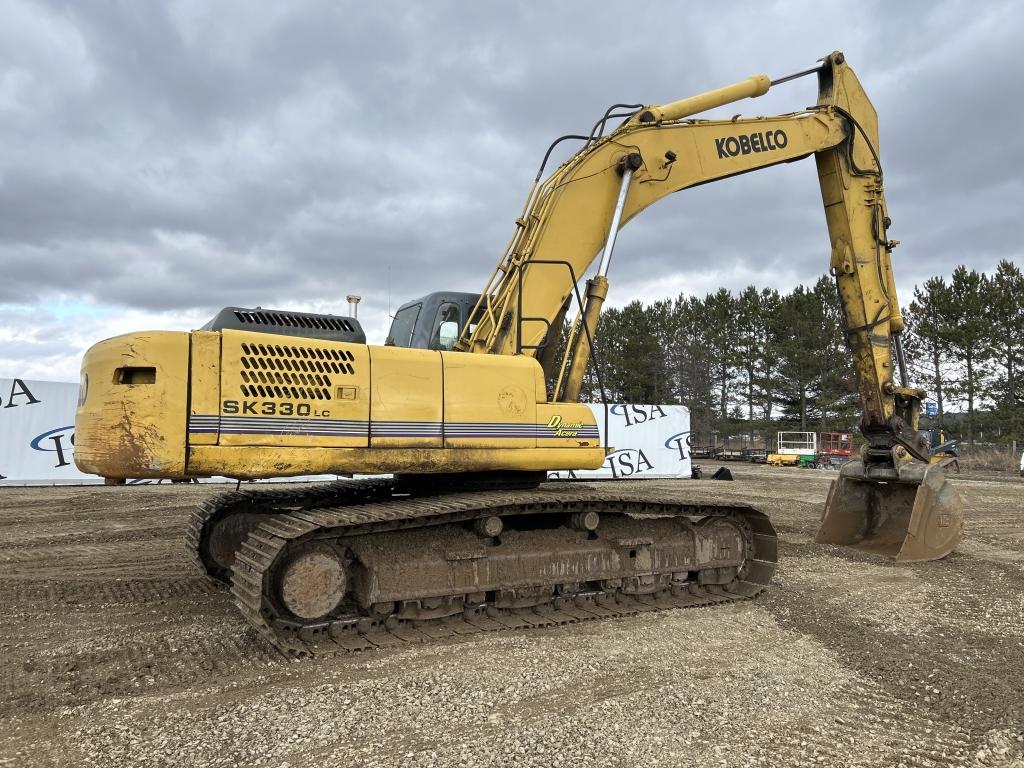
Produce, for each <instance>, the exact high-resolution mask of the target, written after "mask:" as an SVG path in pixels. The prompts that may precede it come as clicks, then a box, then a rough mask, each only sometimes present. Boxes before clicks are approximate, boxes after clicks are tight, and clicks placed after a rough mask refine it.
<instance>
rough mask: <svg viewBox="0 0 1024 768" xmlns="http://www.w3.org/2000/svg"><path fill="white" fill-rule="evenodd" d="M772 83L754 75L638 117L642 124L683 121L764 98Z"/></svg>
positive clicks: (646, 112) (765, 78) (646, 110)
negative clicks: (753, 99) (733, 104)
mask: <svg viewBox="0 0 1024 768" xmlns="http://www.w3.org/2000/svg"><path fill="white" fill-rule="evenodd" d="M771 86H772V81H771V78H770V77H768V75H752V76H751V77H748V78H747V79H746V80H740V81H739V82H738V83H733V84H732V85H725V86H722V87H721V88H715V89H714V90H711V91H705V92H704V93H698V94H697V95H696V96H689V97H687V98H685V99H680V100H679V101H673V102H671V103H669V104H662V105H661V106H660V107H648V108H647V109H645V110H643V111H642V112H640V113H639V114H638V115H637V116H636V118H635V119H636V120H637V121H638V122H641V123H660V122H664V121H667V120H682V119H683V118H684V117H689V116H690V115H696V114H697V113H698V112H706V111H707V110H709V109H714V108H715V107H721V106H724V105H725V104H731V103H732V102H734V101H739V100H740V99H748V98H754V97H757V96H763V95H764V94H766V93H768V89H769V88H771Z"/></svg>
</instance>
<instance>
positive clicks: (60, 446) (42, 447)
mask: <svg viewBox="0 0 1024 768" xmlns="http://www.w3.org/2000/svg"><path fill="white" fill-rule="evenodd" d="M65 437H67V440H68V443H69V446H68V447H72V446H74V444H75V428H74V426H67V427H57V429H51V430H50V431H49V432H43V434H41V435H36V437H35V438H33V440H32V442H31V443H29V447H30V448H31V449H32V450H33V451H43V452H44V453H56V454H57V463H56V464H54V466H55V467H66V466H67V465H68V464H70V463H71V462H70V461H68V459H67V457H66V454H65V453H64V451H65V445H64V438H65ZM44 440H48V441H50V442H51V443H53V447H52V448H50V447H48V446H47V445H46V444H45V443H44V442H43V441H44Z"/></svg>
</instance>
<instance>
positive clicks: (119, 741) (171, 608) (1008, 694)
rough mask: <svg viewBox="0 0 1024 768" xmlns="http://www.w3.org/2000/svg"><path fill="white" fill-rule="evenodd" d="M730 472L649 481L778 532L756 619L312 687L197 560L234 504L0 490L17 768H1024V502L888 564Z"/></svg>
mask: <svg viewBox="0 0 1024 768" xmlns="http://www.w3.org/2000/svg"><path fill="white" fill-rule="evenodd" d="M709 467H710V465H706V467H705V468H709ZM710 468H711V469H713V468H714V467H710ZM732 469H733V472H734V474H735V476H736V481H735V482H734V483H724V482H715V481H710V480H704V481H679V482H675V481H673V482H668V481H653V482H657V483H658V484H659V485H660V486H661V487H662V488H666V487H668V488H671V489H672V490H673V491H678V493H679V494H680V495H681V496H682V495H690V496H701V497H705V498H710V497H715V496H718V497H725V498H730V499H736V500H743V501H749V502H752V503H754V504H755V505H757V506H759V507H761V508H762V509H764V510H765V511H767V512H768V513H769V514H770V515H771V516H772V519H773V520H774V522H775V525H776V526H777V527H778V529H779V533H780V537H781V547H780V549H781V553H780V554H781V558H782V562H781V566H780V568H779V570H778V572H777V574H776V577H775V581H774V583H773V584H772V586H771V588H770V589H769V591H768V592H767V593H765V594H764V595H762V596H760V597H759V598H757V599H756V600H754V601H752V602H747V603H743V604H734V605H729V606H724V607H716V608H699V609H692V610H683V611H672V612H664V613H653V614H643V615H641V616H638V617H634V618H628V619H617V620H611V621H605V622H591V623H588V624H582V625H576V626H570V627H559V628H554V629H544V630H537V629H535V630H524V631H518V632H507V633H498V634H493V633H489V634H480V635H473V636H470V637H467V638H464V639H462V640H458V641H447V642H441V643H438V644H435V645H429V646H423V645H421V646H410V647H404V648H397V649H390V650H383V651H377V652H373V653H363V654H356V655H352V656H342V657H333V658H326V659H313V660H307V661H298V662H296V661H287V660H285V659H283V658H282V657H280V656H279V655H277V654H276V653H275V652H274V651H273V650H272V649H271V648H270V647H269V646H267V645H266V644H265V643H264V642H263V641H262V640H260V639H259V638H257V636H256V634H255V632H254V631H252V630H251V629H250V628H249V627H248V626H247V625H246V624H245V623H244V622H243V621H242V620H241V619H240V618H239V617H238V616H237V615H236V612H235V608H234V606H233V605H232V602H231V599H230V595H229V594H228V593H227V591H226V590H224V589H221V588H218V587H216V586H213V585H211V584H209V583H208V582H207V581H206V580H205V579H204V578H203V577H201V576H200V575H199V574H198V573H197V572H196V571H195V570H194V569H193V567H192V566H191V565H190V564H189V562H188V560H187V559H186V556H185V554H184V552H183V548H182V532H183V528H184V524H185V519H186V516H187V514H188V511H189V510H190V508H191V507H192V506H193V505H194V504H196V503H197V502H198V501H199V500H200V499H201V498H202V497H203V496H205V495H206V494H210V493H214V492H217V491H219V490H223V488H222V487H221V488H218V487H210V486H205V487H199V486H191V487H185V486H173V487H172V486H166V485H164V486H135V487H126V488H102V487H84V488H66V487H65V488H60V487H58V488H27V489H26V488H0V601H2V603H0V604H2V611H0V766H3V767H5V768H6V767H7V766H11V767H14V766H18V767H19V768H20V767H21V766H42V765H66V766H79V765H87V766H119V765H125V766H149V765H175V766H191V765H203V766H206V765H210V766H235V765H247V766H248V765H269V766H305V765H324V766H347V765H374V766H399V765H401V766H405V765H411V766H420V765H422V766H427V765H439V766H449V765H452V766H477V765H517V766H518V765H527V766H591V765H593V766H673V767H675V766H743V765H777V766H798V765H855V766H900V765H907V766H911V765H913V766H918V765H921V766H948V765H966V766H1017V767H1018V768H1022V767H1024V618H1022V617H1024V481H1022V480H1020V479H1018V478H1012V477H1004V478H1002V479H999V478H974V479H971V478H964V477H960V478H958V479H957V480H956V485H957V487H958V489H959V491H960V493H961V495H962V497H963V499H964V501H965V505H966V511H967V530H968V535H967V539H966V540H965V541H964V543H963V544H962V545H961V547H960V548H959V550H958V551H957V552H956V553H954V554H953V555H952V556H950V557H949V558H947V559H945V560H943V561H940V562H934V563H925V564H919V565H896V564H893V563H890V562H887V561H882V560H879V559H877V558H873V557H868V556H862V555H860V554H855V553H850V552H846V551H844V550H840V549H837V548H833V547H825V546H819V545H816V544H814V543H813V541H812V536H813V532H814V530H815V528H816V524H817V521H818V517H819V514H820V511H821V508H822V505H823V503H824V499H825V493H826V490H827V488H828V483H829V481H830V479H831V477H833V476H834V475H832V474H831V473H830V472H828V471H826V470H818V471H815V470H799V469H772V468H766V467H751V466H746V465H742V466H734V467H733V468H732Z"/></svg>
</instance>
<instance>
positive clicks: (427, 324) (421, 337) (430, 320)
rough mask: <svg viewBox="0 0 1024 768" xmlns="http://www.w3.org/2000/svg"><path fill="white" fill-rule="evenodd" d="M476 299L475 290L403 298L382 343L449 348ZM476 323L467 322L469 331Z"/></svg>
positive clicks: (452, 345)
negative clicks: (410, 299)
mask: <svg viewBox="0 0 1024 768" xmlns="http://www.w3.org/2000/svg"><path fill="white" fill-rule="evenodd" d="M479 299H480V294H479V293H455V292H453V291H440V292H437V293H428V294H427V295H426V296H423V297H422V298H419V299H413V300H412V301H407V302H406V303H405V304H403V305H402V306H400V307H399V308H398V311H397V312H395V317H394V319H393V320H392V321H391V330H390V331H389V332H388V338H387V340H386V341H385V342H384V343H385V344H386V345H389V346H395V347H411V348H413V349H437V350H441V351H451V350H452V349H454V348H455V342H456V341H457V340H458V338H459V336H460V335H461V334H462V329H463V328H464V327H465V325H466V322H467V318H469V317H470V314H471V313H472V312H473V308H474V307H475V306H476V303H477V301H478V300H479ZM476 322H477V320H476V318H473V319H472V321H471V322H469V325H470V330H472V329H473V328H474V327H476Z"/></svg>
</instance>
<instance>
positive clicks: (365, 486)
mask: <svg viewBox="0 0 1024 768" xmlns="http://www.w3.org/2000/svg"><path fill="white" fill-rule="evenodd" d="M393 488H394V481H393V480H391V479H390V478H388V479H376V478H373V479H364V480H335V481H334V482H331V483H327V484H326V485H317V486H314V487H312V488H310V487H308V486H307V487H304V488H303V487H298V488H270V489H267V488H246V489H244V490H237V491H227V492H225V493H219V494H217V495H216V496H211V497H210V498H208V499H204V500H203V501H202V502H201V503H200V504H199V506H198V507H196V508H195V509H193V510H192V514H191V515H190V516H189V520H188V525H187V527H186V529H185V551H186V552H187V553H188V556H189V559H190V560H191V561H192V562H193V563H194V564H195V565H196V567H198V568H199V569H200V570H202V571H203V572H204V573H205V574H206V575H207V576H209V577H210V578H211V579H213V580H214V581H217V582H220V583H222V584H227V583H229V581H230V574H227V573H219V572H217V569H216V568H215V567H213V566H212V564H208V563H207V562H205V561H204V559H203V555H202V544H203V541H204V539H205V537H206V536H207V535H208V533H209V530H210V527H211V526H212V525H213V524H214V523H216V522H217V521H218V520H220V519H222V518H223V517H225V516H226V515H228V514H232V513H234V514H237V513H239V512H257V513H259V512H266V513H268V514H280V513H281V512H284V511H288V510H294V509H303V508H308V507H320V506H331V507H340V506H345V505H347V504H362V503H365V502H366V501H369V500H371V499H373V498H386V497H387V496H389V495H390V494H391V492H392V490H393Z"/></svg>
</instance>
